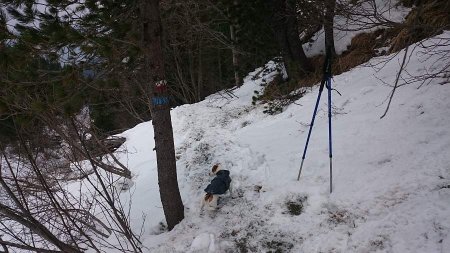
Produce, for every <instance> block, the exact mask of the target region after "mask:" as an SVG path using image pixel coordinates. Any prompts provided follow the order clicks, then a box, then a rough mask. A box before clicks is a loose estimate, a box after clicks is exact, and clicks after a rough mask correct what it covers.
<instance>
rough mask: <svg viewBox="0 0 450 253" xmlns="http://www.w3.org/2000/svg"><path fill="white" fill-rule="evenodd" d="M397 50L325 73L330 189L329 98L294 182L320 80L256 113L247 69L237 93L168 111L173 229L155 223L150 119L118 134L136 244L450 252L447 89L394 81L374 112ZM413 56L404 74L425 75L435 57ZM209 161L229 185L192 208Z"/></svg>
mask: <svg viewBox="0 0 450 253" xmlns="http://www.w3.org/2000/svg"><path fill="white" fill-rule="evenodd" d="M441 36H447V37H448V36H450V34H449V33H445V34H444V35H441ZM435 40H436V39H435ZM432 42H433V40H429V41H428V42H427V43H432ZM402 56H403V52H401V53H400V54H399V55H398V56H396V58H395V59H394V60H392V61H390V62H389V63H388V64H387V65H386V66H385V67H384V68H383V69H381V70H380V71H376V70H375V69H374V68H371V67H363V66H361V67H358V68H355V69H353V70H352V71H350V72H347V73H344V74H341V75H339V76H335V77H334V79H333V85H334V86H335V87H336V88H337V89H338V90H339V92H340V93H342V96H338V95H337V94H336V93H333V104H332V106H333V131H334V140H333V141H334V149H333V150H334V157H333V159H334V160H333V162H334V164H333V165H334V177H335V178H334V185H335V188H334V192H333V193H332V194H331V195H330V194H329V193H328V191H329V189H328V184H329V181H328V180H329V176H328V140H327V120H328V119H327V111H326V110H327V109H326V108H327V107H326V99H322V103H321V104H320V108H319V112H318V116H317V118H316V124H315V126H314V129H313V134H312V138H311V141H310V147H309V149H308V154H307V158H306V161H305V165H304V168H303V172H302V177H301V179H300V181H296V176H297V173H298V168H299V165H300V160H301V153H302V151H303V146H304V143H305V139H306V135H307V131H308V124H309V122H310V118H311V114H312V110H313V107H314V103H315V101H316V96H317V91H318V88H317V87H315V88H313V89H311V90H310V91H308V93H307V94H306V95H305V96H304V97H302V98H301V99H299V100H298V101H297V102H296V103H295V104H292V105H290V106H289V107H288V108H286V110H285V111H284V112H283V113H280V114H278V115H274V116H270V115H267V114H263V113H262V111H263V108H262V106H261V105H257V106H252V105H251V103H250V102H251V97H252V95H253V94H254V90H261V89H262V88H263V87H262V86H261V85H260V83H261V82H263V81H262V79H263V78H258V79H256V80H251V78H249V77H248V78H247V79H246V82H245V84H244V85H243V86H242V87H241V88H239V89H237V90H236V91H235V92H234V95H235V96H227V95H226V94H215V95H212V96H210V97H208V98H207V99H206V100H205V101H202V102H200V103H197V104H193V105H185V106H181V107H178V108H176V109H174V110H173V111H172V117H173V124H174V135H175V141H176V144H175V145H176V148H177V150H176V152H177V157H178V163H177V167H178V181H179V184H180V188H181V194H182V198H183V202H184V204H185V207H186V212H185V213H186V218H185V220H183V222H182V223H181V224H179V225H178V226H177V227H176V228H175V229H174V230H173V231H171V232H164V233H160V232H158V226H159V225H158V223H159V222H161V221H163V212H162V209H161V203H160V200H159V192H158V185H157V178H156V177H157V175H156V163H155V154H154V151H152V149H153V145H154V144H153V133H152V127H151V123H144V124H141V125H138V126H137V127H135V128H133V129H131V130H129V131H127V132H125V133H124V134H123V136H125V137H127V142H126V145H125V146H126V148H127V150H128V151H129V152H130V153H128V154H127V155H126V156H122V157H121V159H122V161H123V162H124V163H126V164H128V166H129V167H130V169H131V170H132V171H133V173H134V174H135V177H134V179H133V180H134V182H135V184H134V186H133V187H132V188H131V189H130V192H131V193H132V194H127V193H124V194H123V196H124V199H127V198H130V197H131V199H132V201H133V207H132V212H131V217H132V219H133V222H132V225H133V227H134V229H136V230H138V229H140V227H141V225H142V215H143V214H144V215H145V216H146V221H145V224H144V229H145V231H144V234H143V244H144V245H145V246H146V247H147V249H148V252H187V251H190V252H239V251H240V252H269V251H272V252H275V251H276V250H277V249H278V250H281V251H280V252H445V251H446V250H448V249H449V248H450V236H449V234H450V233H449V232H450V216H449V215H448V214H449V213H450V188H449V185H450V167H449V164H450V156H449V154H450V133H449V131H450V130H449V126H450V118H449V115H450V100H449V99H448V96H449V95H450V86H449V85H448V83H445V84H444V85H439V83H441V82H442V80H435V81H433V83H432V84H430V85H427V86H423V87H421V88H420V89H417V87H418V86H419V83H417V84H410V85H406V86H403V87H401V88H400V89H398V90H397V92H396V94H395V97H394V100H393V102H392V105H391V109H390V111H389V113H388V115H387V116H386V117H385V118H384V119H380V116H381V115H382V113H383V111H384V109H385V107H386V97H387V96H388V95H389V92H390V91H391V87H389V86H386V85H383V84H382V82H381V81H380V80H382V81H384V82H385V83H389V84H392V83H393V82H394V80H395V76H396V71H397V70H398V68H399V64H400V63H399V61H400V60H401V57H402ZM421 58H423V57H422V56H421V55H420V54H419V53H417V52H416V53H414V54H413V55H412V57H411V59H410V60H409V64H408V66H407V71H408V72H409V73H421V72H425V71H426V68H427V67H428V66H429V64H430V63H431V62H433V60H434V59H432V58H431V59H428V60H426V61H421ZM382 60H383V59H381V58H376V59H373V60H372V61H371V63H372V64H376V63H377V62H381V61H382ZM255 73H257V71H255V72H254V73H253V74H255ZM272 74H273V73H272ZM264 79H266V80H268V79H270V77H267V76H266V77H264ZM216 162H220V163H222V164H223V166H224V167H226V169H228V170H230V171H231V175H232V178H233V185H234V192H233V194H232V195H231V196H225V197H224V198H222V202H221V204H220V206H221V208H220V209H219V210H218V211H217V212H216V213H212V214H210V213H205V214H203V215H200V213H199V200H200V195H201V194H202V191H203V189H204V188H205V187H206V185H207V184H208V182H209V180H210V179H211V178H209V176H208V171H209V169H210V167H211V166H212V165H213V164H214V163H216ZM259 187H262V188H261V189H260V190H259V191H258V190H255V188H256V189H259ZM300 209H301V210H300ZM300 211H301V214H300V215H295V214H298V213H297V212H300Z"/></svg>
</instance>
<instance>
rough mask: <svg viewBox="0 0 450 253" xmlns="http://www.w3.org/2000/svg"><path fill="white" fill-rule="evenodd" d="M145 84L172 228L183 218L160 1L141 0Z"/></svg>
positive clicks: (160, 179)
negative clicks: (166, 77) (166, 74)
mask: <svg viewBox="0 0 450 253" xmlns="http://www.w3.org/2000/svg"><path fill="white" fill-rule="evenodd" d="M141 3H142V4H141V9H140V11H141V17H140V18H141V22H142V23H141V24H142V27H141V28H142V39H141V43H142V44H141V49H142V52H143V56H144V69H143V70H142V72H143V73H142V74H143V80H142V81H144V83H146V84H147V85H149V86H150V93H151V101H150V111H151V114H152V122H153V129H154V136H155V137H154V138H155V149H156V162H157V166H158V184H159V192H160V196H161V202H162V206H163V210H164V215H165V217H166V221H167V226H168V228H169V230H171V229H172V228H173V227H174V226H175V225H177V224H178V223H179V222H180V221H181V220H183V218H184V206H183V202H182V201H181V196H180V191H179V188H178V180H177V171H176V160H175V147H174V140H173V130H172V121H171V117H170V105H169V99H168V91H167V82H166V80H165V71H164V58H163V50H162V26H161V19H160V15H159V0H141Z"/></svg>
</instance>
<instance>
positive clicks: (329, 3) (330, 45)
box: [323, 0, 336, 56]
mask: <svg viewBox="0 0 450 253" xmlns="http://www.w3.org/2000/svg"><path fill="white" fill-rule="evenodd" d="M335 8H336V0H325V15H324V23H323V24H324V25H323V29H324V30H325V48H326V49H329V50H330V53H331V55H332V56H335V55H336V49H335V47H334V34H333V23H334V22H333V19H334V10H335Z"/></svg>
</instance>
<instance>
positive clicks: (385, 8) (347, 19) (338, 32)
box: [303, 0, 411, 57]
mask: <svg viewBox="0 0 450 253" xmlns="http://www.w3.org/2000/svg"><path fill="white" fill-rule="evenodd" d="M339 2H340V4H341V5H342V6H345V7H346V8H347V9H348V10H347V11H348V13H351V14H348V15H346V16H342V15H336V16H335V17H334V31H333V35H334V44H335V50H336V53H337V54H342V53H343V52H344V51H346V50H347V47H348V46H350V44H351V42H352V39H353V37H355V36H356V35H358V34H360V33H368V32H373V31H375V30H378V29H381V28H383V27H384V26H385V24H389V23H392V24H393V23H401V22H403V21H404V18H405V17H406V16H407V14H408V13H409V11H410V10H411V9H410V8H406V7H404V6H402V5H399V4H398V2H397V1H389V0H388V1H386V0H374V1H365V2H362V3H357V4H355V1H347V0H340V1H339ZM349 2H351V3H349ZM375 10H376V11H375ZM323 45H325V32H324V30H323V28H322V29H320V30H319V31H318V32H317V33H316V34H314V36H313V37H312V38H311V42H309V43H305V44H304V45H303V49H304V50H305V54H306V56H308V57H312V56H316V55H323V54H325V51H324V47H323Z"/></svg>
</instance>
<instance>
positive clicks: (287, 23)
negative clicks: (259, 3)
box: [272, 0, 312, 80]
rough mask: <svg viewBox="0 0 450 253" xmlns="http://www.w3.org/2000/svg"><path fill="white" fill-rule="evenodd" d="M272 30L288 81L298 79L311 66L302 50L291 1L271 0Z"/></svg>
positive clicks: (293, 3) (294, 10)
mask: <svg viewBox="0 0 450 253" xmlns="http://www.w3.org/2000/svg"><path fill="white" fill-rule="evenodd" d="M272 5H273V11H274V13H273V30H274V32H275V36H276V38H277V41H278V44H279V47H280V49H281V52H282V56H283V60H284V63H285V67H286V71H287V73H288V76H289V78H290V79H293V80H295V79H298V78H299V77H301V76H302V75H304V74H305V73H307V72H310V71H312V66H311V64H310V62H309V60H308V58H307V57H306V54H305V51H304V50H303V47H302V44H301V41H300V36H299V32H298V22H297V16H296V6H295V1H293V0H272Z"/></svg>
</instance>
